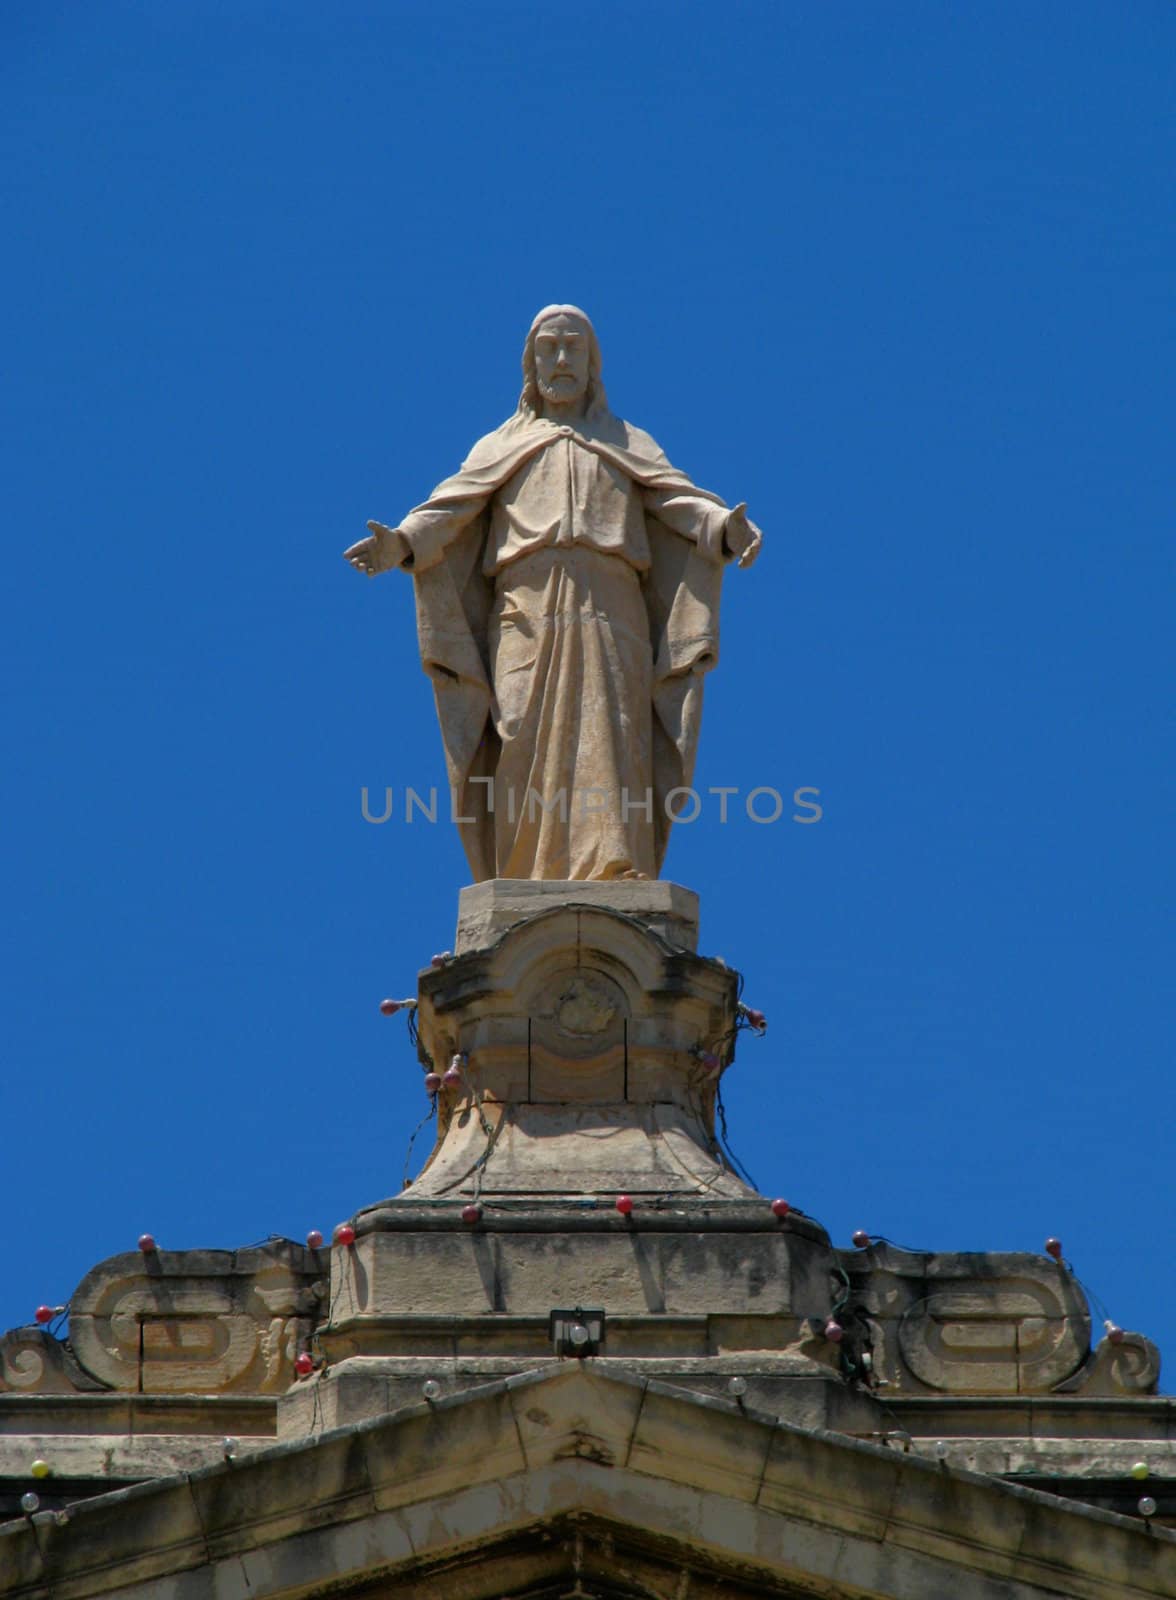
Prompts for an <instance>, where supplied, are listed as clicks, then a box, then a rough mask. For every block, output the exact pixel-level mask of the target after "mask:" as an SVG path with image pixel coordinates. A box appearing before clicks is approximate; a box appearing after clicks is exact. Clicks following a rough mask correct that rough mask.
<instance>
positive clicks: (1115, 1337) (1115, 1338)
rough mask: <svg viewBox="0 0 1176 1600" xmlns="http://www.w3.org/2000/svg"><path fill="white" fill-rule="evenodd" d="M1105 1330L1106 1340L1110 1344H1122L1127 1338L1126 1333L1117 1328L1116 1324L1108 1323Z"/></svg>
mask: <svg viewBox="0 0 1176 1600" xmlns="http://www.w3.org/2000/svg"><path fill="white" fill-rule="evenodd" d="M1106 1330H1107V1338H1108V1339H1109V1340H1110V1342H1111V1343H1112V1344H1122V1343H1123V1340H1124V1339H1125V1338H1126V1337H1127V1335H1126V1333H1125V1332H1124V1331H1123V1329H1122V1328H1120V1327H1119V1325H1118V1323H1117V1322H1108V1323H1107V1324H1106Z"/></svg>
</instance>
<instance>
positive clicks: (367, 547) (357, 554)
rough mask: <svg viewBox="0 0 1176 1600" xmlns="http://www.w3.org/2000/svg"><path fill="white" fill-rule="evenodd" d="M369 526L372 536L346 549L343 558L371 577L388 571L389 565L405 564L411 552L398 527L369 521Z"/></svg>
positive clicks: (358, 570)
mask: <svg viewBox="0 0 1176 1600" xmlns="http://www.w3.org/2000/svg"><path fill="white" fill-rule="evenodd" d="M368 527H369V528H370V529H371V530H372V531H371V536H370V537H369V538H367V539H361V540H360V541H359V543H358V544H353V545H352V546H351V548H350V549H349V550H344V552H343V559H344V560H345V561H350V563H351V565H352V566H353V567H354V568H355V570H356V572H362V573H364V574H365V575H366V576H367V577H369V578H374V577H375V575H376V573H377V572H387V571H388V569H389V567H399V566H403V564H404V563H405V561H407V560H408V558H409V553H410V552H409V548H408V545H407V543H406V542H405V539H404V535H403V534H402V533H401V532H400V531H399V530H398V529H396V528H386V527H385V526H384V524H383V523H382V522H369V523H368Z"/></svg>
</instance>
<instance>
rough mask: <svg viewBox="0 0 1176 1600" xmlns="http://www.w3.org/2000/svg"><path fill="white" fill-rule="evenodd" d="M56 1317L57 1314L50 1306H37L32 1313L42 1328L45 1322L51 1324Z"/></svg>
mask: <svg viewBox="0 0 1176 1600" xmlns="http://www.w3.org/2000/svg"><path fill="white" fill-rule="evenodd" d="M56 1315H57V1313H56V1311H54V1309H53V1307H52V1306H38V1307H37V1309H36V1310H35V1311H34V1312H33V1316H34V1317H35V1318H36V1320H37V1321H38V1322H39V1323H40V1324H41V1326H42V1327H44V1326H45V1324H46V1323H47V1322H52V1321H53V1318H54V1317H55V1316H56Z"/></svg>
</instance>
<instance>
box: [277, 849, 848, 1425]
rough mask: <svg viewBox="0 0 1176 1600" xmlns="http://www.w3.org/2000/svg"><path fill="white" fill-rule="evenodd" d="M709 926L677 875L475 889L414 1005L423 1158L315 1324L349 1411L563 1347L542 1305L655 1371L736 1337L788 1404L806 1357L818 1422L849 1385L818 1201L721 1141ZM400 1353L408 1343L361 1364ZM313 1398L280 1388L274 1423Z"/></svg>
mask: <svg viewBox="0 0 1176 1600" xmlns="http://www.w3.org/2000/svg"><path fill="white" fill-rule="evenodd" d="M697 943H698V901H697V897H696V896H695V895H693V894H692V893H691V892H690V891H689V890H686V889H682V888H681V887H679V886H678V885H676V884H670V883H647V882H641V881H636V882H624V883H617V884H608V883H593V884H581V883H523V882H519V883H515V882H507V881H499V882H492V883H484V884H478V885H476V886H475V887H473V888H471V889H467V890H465V891H463V894H462V898H461V907H460V912H459V922H458V937H457V940H456V945H455V952H456V953H455V954H454V956H453V957H452V958H450V959H448V960H447V961H445V962H444V963H443V964H442V965H441V966H440V967H438V968H435V969H431V970H429V971H427V972H425V973H423V974H422V975H421V979H420V987H419V1002H418V1013H417V1022H418V1031H419V1042H420V1055H421V1067H422V1071H430V1070H434V1071H443V1070H445V1069H446V1068H447V1067H449V1066H450V1065H451V1064H452V1063H453V1062H454V1061H455V1060H456V1063H457V1066H458V1069H459V1071H460V1082H459V1083H457V1084H456V1085H454V1086H452V1087H447V1088H445V1089H444V1090H443V1091H442V1092H441V1094H440V1095H439V1097H438V1105H437V1123H438V1127H437V1142H436V1145H435V1147H434V1149H433V1152H432V1154H431V1155H430V1157H429V1159H428V1161H427V1162H426V1164H425V1167H424V1170H423V1171H422V1173H421V1174H420V1176H419V1177H418V1178H417V1179H416V1181H415V1182H413V1183H412V1184H410V1185H409V1186H408V1187H407V1188H406V1189H405V1190H403V1191H402V1192H401V1193H400V1194H398V1195H396V1196H394V1197H392V1198H391V1199H389V1200H386V1201H383V1202H381V1203H380V1204H379V1205H376V1206H371V1207H368V1208H367V1209H366V1210H363V1211H361V1212H359V1213H358V1215H357V1216H356V1218H355V1219H354V1226H355V1230H356V1239H355V1242H354V1244H353V1245H352V1246H351V1247H350V1248H348V1249H346V1250H336V1251H334V1252H332V1257H333V1259H332V1282H331V1298H330V1316H329V1319H328V1321H327V1322H326V1324H325V1325H324V1326H321V1327H320V1329H319V1331H318V1345H319V1348H320V1349H321V1350H322V1352H323V1354H324V1355H325V1356H326V1357H327V1359H328V1362H329V1363H330V1371H331V1377H330V1379H329V1380H328V1379H324V1380H323V1396H322V1397H323V1398H325V1397H326V1396H327V1394H328V1390H329V1394H330V1397H331V1404H332V1406H333V1407H334V1408H335V1410H336V1412H337V1413H338V1414H339V1415H340V1416H344V1415H345V1416H351V1415H353V1414H354V1408H355V1407H357V1406H358V1407H360V1408H362V1407H363V1406H364V1405H366V1404H368V1403H370V1401H371V1398H372V1396H373V1395H375V1394H377V1393H381V1392H385V1391H387V1393H389V1394H391V1393H392V1392H393V1390H395V1391H396V1392H397V1393H401V1392H403V1389H404V1385H405V1384H408V1385H409V1387H410V1388H411V1386H412V1385H413V1384H415V1383H417V1381H418V1379H417V1370H418V1367H419V1368H420V1369H423V1368H426V1367H427V1368H429V1369H430V1370H431V1369H432V1368H433V1367H437V1370H441V1369H440V1367H438V1366H437V1364H438V1363H446V1364H448V1365H446V1367H445V1370H446V1372H447V1373H448V1378H447V1383H449V1384H450V1385H453V1384H459V1383H462V1382H465V1383H468V1382H471V1381H476V1377H477V1373H478V1370H479V1369H478V1364H479V1363H482V1362H485V1361H491V1362H499V1363H502V1362H505V1363H507V1365H508V1367H509V1368H510V1370H525V1368H526V1366H527V1365H529V1364H533V1363H534V1362H535V1361H537V1360H538V1361H542V1360H544V1359H548V1358H550V1357H551V1354H552V1345H551V1339H550V1335H549V1332H548V1319H549V1316H550V1313H551V1312H552V1311H553V1310H554V1309H556V1308H559V1307H565V1308H570V1307H575V1306H585V1307H588V1306H592V1307H596V1308H598V1309H602V1310H603V1311H604V1313H605V1324H606V1341H605V1346H604V1349H603V1350H602V1352H601V1353H602V1355H603V1356H604V1357H605V1358H608V1359H616V1360H621V1361H624V1362H626V1363H627V1364H632V1363H633V1362H638V1363H642V1362H644V1363H648V1362H653V1363H656V1364H658V1370H659V1372H662V1375H663V1376H664V1375H666V1374H665V1373H664V1372H663V1371H662V1368H663V1367H664V1364H665V1363H666V1362H669V1363H670V1364H671V1366H672V1369H673V1371H674V1372H675V1373H677V1374H678V1376H679V1377H680V1378H681V1381H682V1382H684V1383H686V1384H687V1385H688V1386H690V1387H700V1388H702V1389H703V1390H709V1391H711V1392H717V1391H718V1388H721V1386H722V1384H724V1383H725V1382H727V1381H728V1379H729V1378H730V1376H731V1375H732V1371H730V1370H729V1367H730V1362H731V1361H732V1360H735V1361H736V1362H737V1364H738V1363H742V1366H743V1367H746V1365H747V1363H748V1362H749V1361H750V1362H751V1365H752V1367H753V1368H754V1367H757V1363H758V1365H759V1366H762V1367H763V1369H764V1370H763V1372H762V1373H761V1374H760V1378H761V1379H762V1381H763V1382H765V1383H768V1384H769V1387H770V1388H771V1389H772V1390H773V1392H774V1391H775V1389H776V1388H778V1387H779V1386H780V1384H782V1383H783V1384H785V1385H786V1386H791V1389H790V1392H791V1393H792V1395H793V1396H794V1397H795V1398H796V1399H797V1400H798V1401H799V1396H800V1392H801V1391H800V1390H799V1389H797V1388H796V1387H795V1385H796V1383H797V1381H798V1380H799V1379H801V1378H803V1379H804V1380H805V1381H806V1382H807V1383H808V1384H809V1385H810V1391H809V1392H806V1394H807V1397H806V1401H805V1404H806V1406H807V1407H808V1409H809V1411H811V1410H812V1407H813V1405H814V1404H817V1407H818V1410H820V1420H821V1421H822V1423H827V1422H829V1420H830V1419H829V1413H828V1411H827V1409H822V1407H823V1402H820V1403H818V1402H816V1401H814V1399H813V1394H814V1393H821V1394H823V1393H824V1386H825V1385H826V1384H828V1383H830V1382H832V1383H833V1385H834V1387H836V1388H839V1387H840V1384H839V1381H838V1380H837V1379H836V1378H835V1376H834V1374H835V1371H836V1369H837V1367H838V1365H839V1352H838V1350H837V1347H836V1346H835V1345H833V1344H831V1343H829V1342H828V1341H826V1340H825V1339H824V1337H823V1329H824V1325H825V1323H826V1321H827V1320H828V1318H829V1316H830V1314H831V1311H832V1306H833V1293H834V1291H833V1278H832V1272H833V1267H834V1258H833V1252H832V1250H831V1248H830V1244H829V1240H828V1237H827V1235H826V1234H825V1231H824V1229H823V1228H821V1227H820V1225H819V1224H817V1223H816V1222H814V1221H813V1220H812V1219H811V1218H808V1217H804V1216H802V1215H800V1214H799V1213H793V1214H790V1215H789V1216H787V1217H785V1218H778V1217H776V1216H775V1215H774V1214H773V1212H772V1210H771V1207H770V1204H769V1203H768V1201H767V1200H766V1199H765V1198H764V1197H763V1196H761V1195H758V1194H756V1192H755V1191H754V1190H753V1189H751V1188H749V1187H748V1185H747V1184H745V1183H744V1182H743V1181H742V1180H741V1179H740V1178H739V1177H737V1176H736V1174H735V1173H734V1172H733V1171H732V1170H731V1169H730V1166H729V1165H728V1164H727V1162H726V1160H725V1158H724V1156H723V1153H722V1151H721V1148H720V1146H719V1144H718V1142H717V1140H716V1138H715V1125H714V1116H715V1094H716V1089H717V1086H718V1081H719V1078H720V1076H721V1074H722V1073H723V1071H725V1070H726V1068H727V1067H728V1066H729V1065H730V1063H731V1061H732V1060H733V1059H734V1055H735V1044H736V1038H737V1034H738V1031H739V1026H740V1009H739V1005H738V998H737V996H738V975H737V974H736V973H734V972H732V971H731V970H730V969H729V968H728V967H727V966H725V965H724V964H723V963H722V962H720V961H715V960H708V959H706V958H705V957H702V956H699V955H698V954H697V953H696V950H697ZM622 1194H624V1195H627V1196H628V1197H629V1199H630V1200H631V1201H632V1209H631V1211H629V1212H628V1214H624V1213H622V1212H620V1211H618V1210H617V1207H616V1201H617V1199H618V1197H619V1196H620V1195H622ZM388 1361H392V1362H394V1363H405V1362H407V1363H410V1365H409V1366H408V1367H404V1366H401V1365H395V1366H394V1367H392V1368H387V1367H386V1366H384V1365H381V1366H380V1367H379V1369H378V1370H377V1369H376V1368H373V1367H371V1366H370V1365H367V1363H370V1362H379V1363H387V1362H388ZM412 1363H417V1364H418V1367H414V1366H412V1365H411V1364H412ZM455 1363H456V1365H454V1364H455ZM470 1363H474V1367H473V1368H471V1367H470V1365H469V1364H470ZM769 1369H770V1371H771V1377H770V1381H769ZM740 1370H742V1368H741V1369H740ZM757 1370H758V1368H757ZM406 1374H407V1375H406ZM377 1380H378V1381H377ZM373 1383H374V1384H375V1388H373V1387H372V1385H373ZM814 1383H815V1384H816V1385H817V1389H816V1390H815V1391H812V1390H811V1385H812V1384H814ZM381 1385H383V1388H381ZM299 1392H300V1393H301V1391H299ZM308 1403H309V1402H307V1401H306V1400H305V1399H302V1398H299V1399H298V1401H297V1404H295V1402H294V1401H293V1399H291V1401H290V1402H289V1405H288V1406H285V1407H283V1409H282V1415H281V1418H280V1421H279V1427H280V1429H281V1430H282V1431H283V1432H285V1431H286V1430H287V1429H293V1430H296V1429H297V1428H298V1427H300V1426H302V1425H303V1423H304V1420H305V1419H304V1418H302V1413H303V1412H304V1411H305V1408H306V1405H307V1404H308ZM862 1404H863V1405H865V1406H866V1409H870V1407H869V1403H868V1402H866V1401H863V1402H862ZM291 1407H292V1408H293V1409H291ZM859 1409H860V1407H859ZM300 1419H301V1420H300Z"/></svg>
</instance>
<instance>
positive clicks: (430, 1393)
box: [421, 1378, 441, 1400]
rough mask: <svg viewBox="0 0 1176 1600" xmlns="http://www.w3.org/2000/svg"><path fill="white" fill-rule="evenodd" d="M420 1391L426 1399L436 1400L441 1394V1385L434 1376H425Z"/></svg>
mask: <svg viewBox="0 0 1176 1600" xmlns="http://www.w3.org/2000/svg"><path fill="white" fill-rule="evenodd" d="M421 1393H422V1394H423V1395H424V1397H425V1399H426V1400H437V1399H439V1398H440V1396H441V1385H440V1384H439V1383H438V1382H437V1380H436V1378H426V1379H425V1381H424V1383H422V1384H421Z"/></svg>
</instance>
